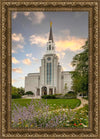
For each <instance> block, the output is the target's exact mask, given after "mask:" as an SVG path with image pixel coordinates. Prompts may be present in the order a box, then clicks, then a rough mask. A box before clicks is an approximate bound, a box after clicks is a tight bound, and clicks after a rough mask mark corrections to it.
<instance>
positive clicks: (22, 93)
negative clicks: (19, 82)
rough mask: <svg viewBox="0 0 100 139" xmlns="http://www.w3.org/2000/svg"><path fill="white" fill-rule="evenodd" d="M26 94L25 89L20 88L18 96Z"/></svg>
mask: <svg viewBox="0 0 100 139" xmlns="http://www.w3.org/2000/svg"><path fill="white" fill-rule="evenodd" d="M24 93H25V90H24V88H23V87H20V88H18V94H20V95H24Z"/></svg>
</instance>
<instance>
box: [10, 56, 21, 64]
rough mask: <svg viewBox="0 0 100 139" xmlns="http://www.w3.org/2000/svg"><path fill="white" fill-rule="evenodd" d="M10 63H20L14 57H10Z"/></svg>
mask: <svg viewBox="0 0 100 139" xmlns="http://www.w3.org/2000/svg"><path fill="white" fill-rule="evenodd" d="M12 63H14V64H18V63H20V62H19V61H18V60H17V59H16V58H15V57H12Z"/></svg>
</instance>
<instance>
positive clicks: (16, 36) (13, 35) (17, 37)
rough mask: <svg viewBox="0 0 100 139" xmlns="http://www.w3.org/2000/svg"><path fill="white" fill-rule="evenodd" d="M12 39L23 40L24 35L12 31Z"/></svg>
mask: <svg viewBox="0 0 100 139" xmlns="http://www.w3.org/2000/svg"><path fill="white" fill-rule="evenodd" d="M12 40H13V41H15V42H24V37H23V36H22V34H21V33H19V34H16V33H13V34H12Z"/></svg>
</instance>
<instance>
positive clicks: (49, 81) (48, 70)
mask: <svg viewBox="0 0 100 139" xmlns="http://www.w3.org/2000/svg"><path fill="white" fill-rule="evenodd" d="M47 84H51V63H47Z"/></svg>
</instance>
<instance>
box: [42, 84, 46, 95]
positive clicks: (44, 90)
mask: <svg viewBox="0 0 100 139" xmlns="http://www.w3.org/2000/svg"><path fill="white" fill-rule="evenodd" d="M42 95H47V87H45V86H43V87H42Z"/></svg>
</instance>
